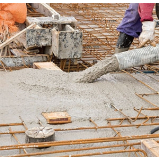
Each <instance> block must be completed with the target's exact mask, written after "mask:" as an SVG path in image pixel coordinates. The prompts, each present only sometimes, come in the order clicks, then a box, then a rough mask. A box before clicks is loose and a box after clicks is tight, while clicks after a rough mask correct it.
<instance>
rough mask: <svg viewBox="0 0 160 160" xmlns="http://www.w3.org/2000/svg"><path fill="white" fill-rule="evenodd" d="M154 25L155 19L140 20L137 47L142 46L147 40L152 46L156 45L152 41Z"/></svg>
mask: <svg viewBox="0 0 160 160" xmlns="http://www.w3.org/2000/svg"><path fill="white" fill-rule="evenodd" d="M155 26H156V22H155V21H143V22H142V33H141V34H140V36H139V48H141V47H143V46H144V45H145V44H146V43H147V42H148V41H149V42H150V44H151V45H152V46H154V47H155V46H156V42H155V41H154V37H155V35H154V32H155Z"/></svg>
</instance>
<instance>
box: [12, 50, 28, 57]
mask: <svg viewBox="0 0 160 160" xmlns="http://www.w3.org/2000/svg"><path fill="white" fill-rule="evenodd" d="M11 52H12V53H13V54H14V55H15V56H16V57H20V56H25V55H27V54H26V53H25V52H24V51H22V50H21V49H11Z"/></svg>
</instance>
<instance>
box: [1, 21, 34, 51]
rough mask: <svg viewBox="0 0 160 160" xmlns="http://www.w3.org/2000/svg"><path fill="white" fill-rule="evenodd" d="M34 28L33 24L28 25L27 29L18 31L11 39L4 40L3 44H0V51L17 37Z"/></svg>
mask: <svg viewBox="0 0 160 160" xmlns="http://www.w3.org/2000/svg"><path fill="white" fill-rule="evenodd" d="M35 26H36V24H35V23H33V24H31V25H29V26H28V27H27V28H25V29H23V30H22V31H20V32H19V33H17V34H16V35H14V36H13V37H11V38H10V39H8V40H6V41H5V42H4V43H2V44H0V49H2V48H4V47H5V46H7V45H8V44H10V43H11V42H13V41H14V40H15V39H16V38H17V37H19V36H20V35H22V34H23V33H25V32H26V31H27V30H28V29H31V28H33V27H35Z"/></svg>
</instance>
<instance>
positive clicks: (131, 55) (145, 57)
mask: <svg viewBox="0 0 160 160" xmlns="http://www.w3.org/2000/svg"><path fill="white" fill-rule="evenodd" d="M114 56H116V58H117V60H118V63H119V70H123V69H127V68H131V67H138V66H141V65H144V64H149V63H154V62H156V61H158V60H159V44H157V45H156V47H152V46H148V47H143V48H138V49H133V50H129V51H126V52H121V53H117V54H114Z"/></svg>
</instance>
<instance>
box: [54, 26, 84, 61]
mask: <svg viewBox="0 0 160 160" xmlns="http://www.w3.org/2000/svg"><path fill="white" fill-rule="evenodd" d="M66 26H67V27H66V28H65V30H64V31H56V30H55V29H52V52H53V54H54V55H55V56H56V57H57V58H59V59H68V58H70V59H72V58H81V56H82V32H81V31H78V30H74V29H73V28H72V29H71V28H70V27H69V26H68V25H66Z"/></svg>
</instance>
